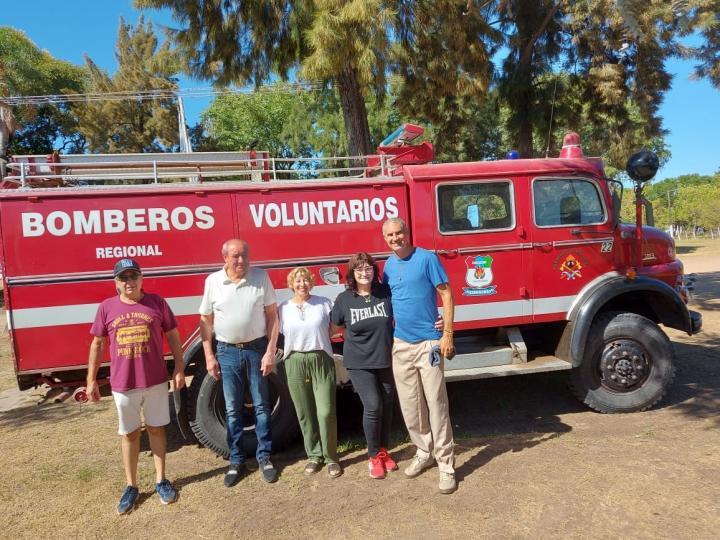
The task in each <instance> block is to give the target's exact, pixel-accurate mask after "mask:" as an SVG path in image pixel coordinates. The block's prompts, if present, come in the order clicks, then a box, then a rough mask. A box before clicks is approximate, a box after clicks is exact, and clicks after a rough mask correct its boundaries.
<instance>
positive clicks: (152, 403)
mask: <svg viewBox="0 0 720 540" xmlns="http://www.w3.org/2000/svg"><path fill="white" fill-rule="evenodd" d="M112 395H113V399H114V400H115V407H117V412H118V421H119V427H118V434H119V435H127V434H128V433H132V432H133V431H135V430H137V429H140V426H141V425H142V420H141V418H140V411H141V410H142V414H143V416H144V417H145V425H146V426H151V427H160V426H167V425H168V424H169V423H170V402H169V398H168V383H166V382H164V383H160V384H156V385H155V386H151V387H149V388H137V389H135V390H128V391H127V392H114V391H113V393H112Z"/></svg>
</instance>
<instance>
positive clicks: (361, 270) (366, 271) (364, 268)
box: [353, 266, 375, 274]
mask: <svg viewBox="0 0 720 540" xmlns="http://www.w3.org/2000/svg"><path fill="white" fill-rule="evenodd" d="M353 272H355V273H356V274H372V273H373V272H375V269H374V268H373V267H372V266H361V267H359V268H355V269H354V270H353Z"/></svg>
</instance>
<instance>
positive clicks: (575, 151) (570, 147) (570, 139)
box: [560, 131, 584, 158]
mask: <svg viewBox="0 0 720 540" xmlns="http://www.w3.org/2000/svg"><path fill="white" fill-rule="evenodd" d="M560 157H561V158H581V157H584V154H583V151H582V146H581V144H580V135H578V134H577V133H575V132H574V131H571V132H570V133H567V134H566V135H565V137H564V138H563V146H562V150H560Z"/></svg>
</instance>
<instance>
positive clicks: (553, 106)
mask: <svg viewBox="0 0 720 540" xmlns="http://www.w3.org/2000/svg"><path fill="white" fill-rule="evenodd" d="M556 92H557V77H555V86H554V88H553V98H552V105H551V106H550V125H548V136H547V146H546V147H545V157H546V158H547V157H548V155H550V135H551V134H552V123H553V115H554V114H555V93H556Z"/></svg>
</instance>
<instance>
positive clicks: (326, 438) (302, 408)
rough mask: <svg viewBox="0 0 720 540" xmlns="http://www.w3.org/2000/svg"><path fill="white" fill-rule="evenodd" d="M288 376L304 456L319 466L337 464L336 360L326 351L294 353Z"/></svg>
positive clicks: (287, 359) (290, 356)
mask: <svg viewBox="0 0 720 540" xmlns="http://www.w3.org/2000/svg"><path fill="white" fill-rule="evenodd" d="M285 374H286V375H287V381H288V389H289V390H290V397H291V398H292V400H293V404H294V405H295V412H296V413H297V417H298V422H299V423H300V429H301V431H302V434H303V442H304V443H305V453H307V456H308V458H309V459H310V460H311V461H315V462H317V463H323V462H325V463H337V415H336V412H335V361H334V360H333V359H332V358H331V357H330V356H329V355H328V354H327V353H326V352H325V351H310V352H292V353H290V355H289V356H288V357H287V358H286V359H285Z"/></svg>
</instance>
